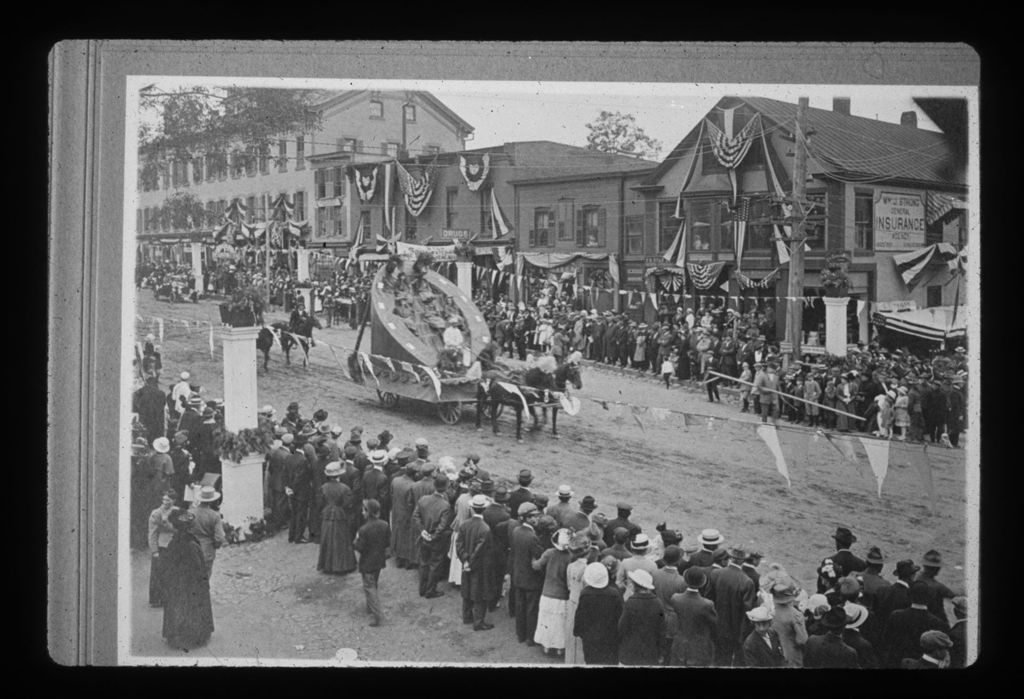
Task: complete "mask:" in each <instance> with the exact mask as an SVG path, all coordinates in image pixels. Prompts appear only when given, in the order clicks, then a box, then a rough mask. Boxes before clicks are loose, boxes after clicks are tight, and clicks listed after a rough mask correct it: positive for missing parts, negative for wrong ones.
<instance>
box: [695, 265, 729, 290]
mask: <svg viewBox="0 0 1024 699" xmlns="http://www.w3.org/2000/svg"><path fill="white" fill-rule="evenodd" d="M723 269H725V263H724V262H710V263H708V264H706V265H700V264H696V263H693V262H688V263H686V272H687V274H689V275H690V279H691V280H692V281H693V286H694V287H695V288H697V289H700V290H701V291H706V290H708V289H710V288H711V287H712V286H713V285H714V283H715V282H716V281H718V277H719V276H720V275H721V274H722V270H723Z"/></svg>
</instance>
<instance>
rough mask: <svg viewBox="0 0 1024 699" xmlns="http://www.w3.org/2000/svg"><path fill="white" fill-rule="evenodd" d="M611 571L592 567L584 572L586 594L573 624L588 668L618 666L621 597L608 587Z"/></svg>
mask: <svg viewBox="0 0 1024 699" xmlns="http://www.w3.org/2000/svg"><path fill="white" fill-rule="evenodd" d="M608 579H609V578H608V568H607V567H605V565H604V564H603V563H590V564H588V565H587V567H586V568H584V570H583V584H584V588H583V591H582V592H580V599H579V606H578V607H577V608H576V617H575V619H574V620H573V635H574V636H576V637H578V638H579V639H580V641H581V643H582V645H583V659H584V662H586V664H587V665H618V663H619V629H618V624H619V618H620V617H621V616H622V594H621V593H620V592H619V588H617V587H615V585H609V584H608Z"/></svg>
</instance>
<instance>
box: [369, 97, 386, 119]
mask: <svg viewBox="0 0 1024 699" xmlns="http://www.w3.org/2000/svg"><path fill="white" fill-rule="evenodd" d="M370 118H371V119H383V118H384V102H382V101H381V100H370Z"/></svg>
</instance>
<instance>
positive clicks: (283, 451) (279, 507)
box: [266, 433, 292, 529]
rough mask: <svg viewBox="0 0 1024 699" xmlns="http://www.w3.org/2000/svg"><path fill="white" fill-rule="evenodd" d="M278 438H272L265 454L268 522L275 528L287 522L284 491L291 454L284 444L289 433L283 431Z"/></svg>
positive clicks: (289, 436)
mask: <svg viewBox="0 0 1024 699" xmlns="http://www.w3.org/2000/svg"><path fill="white" fill-rule="evenodd" d="M281 436H282V439H280V440H274V445H273V448H272V449H271V450H270V453H269V454H268V455H267V475H266V492H267V495H268V497H269V499H270V520H271V521H270V524H271V526H272V527H273V528H275V529H277V528H280V527H283V526H284V525H285V524H287V522H288V495H287V494H286V493H285V491H284V486H285V477H286V472H287V469H288V457H289V456H291V455H292V453H291V452H290V451H288V448H287V447H286V446H285V444H284V439H283V438H284V437H287V438H288V442H289V443H291V441H292V436H291V434H288V433H285V434H283V435H281Z"/></svg>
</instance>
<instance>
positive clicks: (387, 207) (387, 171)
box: [384, 163, 395, 238]
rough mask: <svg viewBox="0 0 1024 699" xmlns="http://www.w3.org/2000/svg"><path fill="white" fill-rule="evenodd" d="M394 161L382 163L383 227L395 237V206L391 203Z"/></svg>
mask: <svg viewBox="0 0 1024 699" xmlns="http://www.w3.org/2000/svg"><path fill="white" fill-rule="evenodd" d="M394 169H395V163H385V164H384V227H385V228H387V229H388V231H390V233H391V237H392V238H394V237H395V207H394V206H392V204H391V179H392V173H393V172H394Z"/></svg>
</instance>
